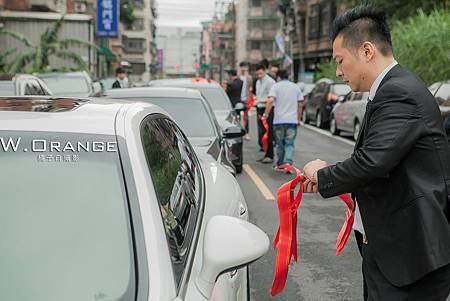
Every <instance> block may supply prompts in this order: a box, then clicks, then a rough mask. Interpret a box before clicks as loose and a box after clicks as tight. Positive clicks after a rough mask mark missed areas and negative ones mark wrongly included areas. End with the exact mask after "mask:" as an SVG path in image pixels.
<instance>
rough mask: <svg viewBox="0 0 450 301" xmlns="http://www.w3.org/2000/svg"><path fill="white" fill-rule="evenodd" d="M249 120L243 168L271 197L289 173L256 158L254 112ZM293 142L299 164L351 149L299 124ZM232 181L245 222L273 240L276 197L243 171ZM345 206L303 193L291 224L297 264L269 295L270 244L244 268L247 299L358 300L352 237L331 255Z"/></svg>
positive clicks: (357, 271)
mask: <svg viewBox="0 0 450 301" xmlns="http://www.w3.org/2000/svg"><path fill="white" fill-rule="evenodd" d="M250 119H251V121H252V123H251V128H250V136H251V140H250V141H245V146H244V162H245V163H246V164H248V165H249V166H248V167H247V170H248V169H251V170H252V171H254V173H255V174H257V175H258V176H259V178H260V179H261V180H262V182H263V183H264V184H265V185H266V186H267V188H268V189H269V190H270V192H271V193H272V194H273V195H274V196H276V192H277V189H278V188H279V187H280V186H281V185H282V184H283V183H285V182H286V181H288V180H289V179H291V178H292V176H290V175H284V174H279V173H276V172H274V171H273V170H272V169H271V164H261V163H258V162H256V159H258V158H259V157H260V156H261V155H262V153H261V152H259V146H258V144H257V140H256V122H255V116H251V117H250ZM295 146H296V150H295V157H294V161H295V165H296V166H297V167H299V168H302V167H303V166H304V164H305V163H307V162H308V161H310V160H314V159H317V158H320V159H322V160H325V161H327V162H329V163H333V162H337V161H340V160H343V159H345V158H346V157H348V156H349V155H350V154H351V152H352V148H353V147H352V145H351V143H349V142H346V141H345V140H342V139H341V140H338V139H335V138H333V137H327V136H325V135H323V134H320V133H318V132H317V131H313V130H311V129H309V128H305V127H299V128H298V134H297V139H296V145H295ZM250 173H251V172H250ZM238 181H239V183H240V185H241V187H242V190H243V192H244V195H245V197H246V200H247V204H248V207H249V212H250V220H251V222H253V223H255V224H256V225H258V226H259V227H260V228H261V229H263V230H264V231H265V232H266V233H267V234H268V235H269V237H270V239H271V241H273V238H274V236H275V234H276V231H277V227H278V224H279V220H278V209H277V205H276V201H274V200H268V199H267V198H265V197H264V194H263V193H262V192H261V190H260V189H259V188H258V186H257V185H256V184H255V182H254V181H253V180H252V178H251V177H250V176H249V173H248V172H247V171H243V173H242V174H241V175H239V176H238ZM266 196H267V193H266ZM345 210H346V206H345V204H344V203H343V202H342V201H340V200H339V199H338V198H332V199H327V200H325V199H323V198H322V197H320V195H316V194H308V195H304V197H303V201H302V203H301V205H300V208H299V223H298V228H297V232H298V233H297V234H298V242H299V246H298V250H299V262H298V263H297V264H296V263H295V262H293V263H292V264H291V266H290V270H289V276H288V280H287V283H286V287H285V289H284V291H283V292H282V293H281V294H279V295H278V296H276V297H271V296H270V294H269V289H270V287H271V285H272V280H273V274H274V271H275V252H274V250H273V249H272V248H271V249H270V250H269V252H268V253H267V254H266V255H265V256H264V257H263V258H262V259H260V260H259V261H257V262H256V263H254V264H252V265H251V266H250V282H251V285H250V286H251V297H252V300H255V301H264V300H307V301H315V300H333V301H336V300H362V274H361V257H360V255H359V253H358V249H357V246H356V242H355V240H354V237H353V235H352V236H351V237H350V239H349V241H348V243H347V246H346V248H345V249H344V251H343V252H342V254H341V255H340V256H339V257H336V256H335V243H336V238H337V235H338V232H339V230H340V228H341V226H342V224H343V222H344V219H345Z"/></svg>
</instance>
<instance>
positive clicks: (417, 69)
mask: <svg viewBox="0 0 450 301" xmlns="http://www.w3.org/2000/svg"><path fill="white" fill-rule="evenodd" d="M449 33H450V14H449V12H448V11H447V10H435V11H432V12H431V13H429V14H428V15H427V14H426V13H425V12H424V11H422V10H419V11H418V12H417V14H416V15H414V16H413V17H410V18H408V19H405V20H403V21H395V22H394V24H393V28H392V32H391V36H392V44H393V47H394V54H395V58H396V59H397V61H398V62H399V63H400V64H401V65H402V66H403V67H406V68H408V69H410V70H411V71H413V72H414V73H415V74H417V75H418V76H419V77H420V78H421V79H422V80H423V81H424V82H425V83H426V84H427V85H430V84H432V83H433V82H436V81H440V80H446V79H449V75H450V34H449ZM317 69H318V72H316V79H320V78H323V77H326V78H330V79H335V78H336V76H335V72H336V65H335V63H334V61H332V60H329V61H326V62H324V63H321V64H318V65H317Z"/></svg>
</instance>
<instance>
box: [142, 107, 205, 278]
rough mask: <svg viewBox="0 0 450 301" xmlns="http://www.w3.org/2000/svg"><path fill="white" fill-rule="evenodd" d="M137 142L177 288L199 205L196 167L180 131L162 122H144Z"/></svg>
mask: <svg viewBox="0 0 450 301" xmlns="http://www.w3.org/2000/svg"><path fill="white" fill-rule="evenodd" d="M141 139H142V143H143V148H144V153H145V157H146V159H147V163H148V167H149V170H150V174H151V177H152V181H153V186H154V188H155V192H156V195H157V197H158V202H159V205H160V210H161V217H162V221H163V224H164V227H165V232H166V237H167V243H168V246H169V251H170V255H171V259H172V266H173V271H174V277H175V282H176V283H177V285H178V286H179V285H180V282H181V279H182V276H183V273H184V271H185V269H186V265H187V256H188V254H189V249H190V247H191V245H192V242H193V237H194V233H195V225H196V222H197V219H198V217H199V211H200V210H199V208H200V205H201V191H200V190H201V179H202V178H201V171H200V167H199V163H198V161H197V159H196V157H195V155H194V151H193V150H192V148H191V147H190V145H189V144H188V143H187V141H186V139H185V138H184V136H183V134H182V133H181V131H180V130H179V129H178V128H177V126H176V125H175V124H174V123H173V122H172V121H170V120H168V119H166V118H163V117H153V116H150V117H148V118H147V119H145V120H144V122H143V123H142V127H141Z"/></svg>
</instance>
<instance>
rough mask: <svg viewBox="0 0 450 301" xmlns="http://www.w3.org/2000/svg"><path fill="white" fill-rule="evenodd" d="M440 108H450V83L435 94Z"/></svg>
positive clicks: (445, 84) (443, 85)
mask: <svg viewBox="0 0 450 301" xmlns="http://www.w3.org/2000/svg"><path fill="white" fill-rule="evenodd" d="M435 97H436V100H437V102H438V104H439V105H440V106H443V107H450V83H444V84H442V86H441V87H440V88H439V90H438V91H437V92H436V94H435Z"/></svg>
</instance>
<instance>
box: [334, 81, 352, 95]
mask: <svg viewBox="0 0 450 301" xmlns="http://www.w3.org/2000/svg"><path fill="white" fill-rule="evenodd" d="M350 91H352V89H351V88H350V87H349V86H347V85H344V84H334V85H333V93H334V94H336V95H338V96H341V95H346V94H347V93H349V92H350Z"/></svg>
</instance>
